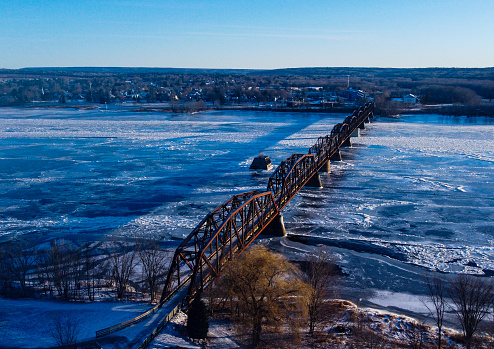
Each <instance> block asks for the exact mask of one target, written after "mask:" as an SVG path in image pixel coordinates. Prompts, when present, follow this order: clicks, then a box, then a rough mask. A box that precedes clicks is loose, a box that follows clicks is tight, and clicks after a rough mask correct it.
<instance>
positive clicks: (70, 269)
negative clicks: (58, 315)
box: [47, 240, 80, 300]
mask: <svg viewBox="0 0 494 349" xmlns="http://www.w3.org/2000/svg"><path fill="white" fill-rule="evenodd" d="M79 252H80V251H78V249H76V248H75V247H73V246H72V245H71V244H70V243H69V242H67V241H65V240H60V241H56V240H55V241H54V242H53V243H52V246H51V248H50V250H49V251H48V257H47V258H48V270H49V275H50V279H51V280H52V282H53V285H54V286H55V289H56V290H57V293H58V296H59V297H62V298H63V299H64V300H69V299H70V298H72V297H73V296H74V294H73V292H74V289H75V284H76V279H77V278H78V276H77V273H78V265H79V264H80V253H79Z"/></svg>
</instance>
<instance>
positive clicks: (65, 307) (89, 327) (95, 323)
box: [0, 298, 150, 348]
mask: <svg viewBox="0 0 494 349" xmlns="http://www.w3.org/2000/svg"><path fill="white" fill-rule="evenodd" d="M149 307H150V306H149V304H143V303H131V302H129V303H123V302H94V303H76V302H71V303H62V302H54V301H40V300H25V299H22V300H11V299H3V298H0V309H1V311H0V343H1V344H0V346H1V347H6V348H8V347H12V348H46V347H52V346H55V345H56V343H55V341H54V339H53V336H52V334H51V331H52V329H53V321H54V320H55V319H57V318H62V319H64V318H70V319H72V320H73V321H74V323H75V324H76V328H77V329H78V330H79V333H78V335H77V338H78V341H79V342H80V341H82V340H85V339H89V338H94V337H95V335H96V331H97V330H101V329H103V328H106V327H109V326H112V325H115V324H117V323H119V322H122V321H125V320H128V319H131V318H133V317H135V316H137V315H139V314H141V313H143V312H145V311H146V310H147V309H149Z"/></svg>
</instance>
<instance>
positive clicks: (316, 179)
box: [304, 173, 322, 188]
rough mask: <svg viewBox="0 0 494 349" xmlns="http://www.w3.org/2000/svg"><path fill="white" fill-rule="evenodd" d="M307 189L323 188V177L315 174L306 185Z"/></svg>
mask: <svg viewBox="0 0 494 349" xmlns="http://www.w3.org/2000/svg"><path fill="white" fill-rule="evenodd" d="M304 187H306V188H322V182H321V176H319V173H314V175H313V176H312V177H311V179H309V181H308V182H307V183H306V184H305V185H304Z"/></svg>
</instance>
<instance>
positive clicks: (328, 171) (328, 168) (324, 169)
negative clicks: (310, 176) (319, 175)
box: [319, 160, 331, 173]
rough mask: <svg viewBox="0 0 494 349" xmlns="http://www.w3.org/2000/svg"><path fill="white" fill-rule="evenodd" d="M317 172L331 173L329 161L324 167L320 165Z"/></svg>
mask: <svg viewBox="0 0 494 349" xmlns="http://www.w3.org/2000/svg"><path fill="white" fill-rule="evenodd" d="M319 172H323V173H330V172H331V164H330V162H329V160H328V161H326V163H325V164H324V165H322V167H321V169H320V170H319Z"/></svg>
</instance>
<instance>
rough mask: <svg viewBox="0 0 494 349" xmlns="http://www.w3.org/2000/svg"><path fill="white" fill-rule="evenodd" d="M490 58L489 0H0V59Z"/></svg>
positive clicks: (12, 64) (196, 62) (0, 64)
mask: <svg viewBox="0 0 494 349" xmlns="http://www.w3.org/2000/svg"><path fill="white" fill-rule="evenodd" d="M95 66H101V67H108V66H119V67H177V68H251V69H259V68H261V69H274V68H285V67H327V66H330V67H342V66H344V67H492V66H494V1H493V0H464V1H459V0H435V1H434V0H424V1H422V0H417V1H401V0H393V1H391V0H389V1H385V0H367V1H361V0H353V1H352V0H327V1H323V0H318V1H310V0H308V1H301V0H298V1H292V0H286V1H269V0H264V1H257V0H250V1H244V0H229V1H223V0H218V1H205V0H180V1H175V0H171V1H167V0H161V1H155V0H149V1H146V0H135V1H128V0H100V1H93V0H84V1H75V0H64V1H60V0H50V1H47V0H37V1H36V0H32V1H28V0H0V68H22V67H95Z"/></svg>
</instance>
